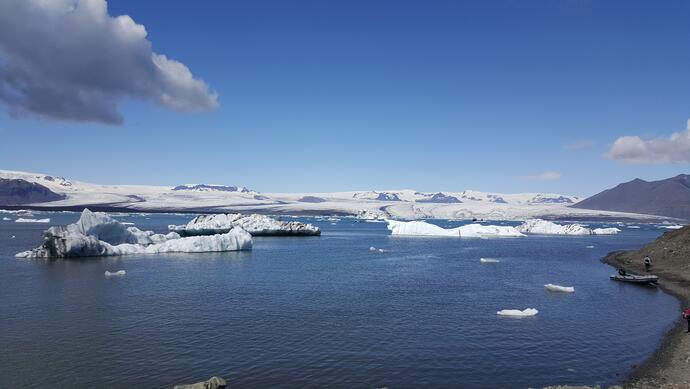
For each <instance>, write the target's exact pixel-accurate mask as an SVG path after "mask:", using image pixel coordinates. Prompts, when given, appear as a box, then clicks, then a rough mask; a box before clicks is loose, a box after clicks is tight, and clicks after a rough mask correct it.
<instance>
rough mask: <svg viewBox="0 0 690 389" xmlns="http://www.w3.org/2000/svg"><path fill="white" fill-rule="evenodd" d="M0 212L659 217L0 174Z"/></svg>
mask: <svg viewBox="0 0 690 389" xmlns="http://www.w3.org/2000/svg"><path fill="white" fill-rule="evenodd" d="M0 178H2V179H5V180H4V181H2V182H0V194H2V195H0V208H1V207H9V208H13V207H14V208H15V209H16V208H17V207H23V208H32V209H44V210H71V211H81V210H82V209H84V208H87V207H88V208H89V209H91V210H92V211H116V212H124V211H136V212H190V213H202V212H203V213H218V212H244V213H266V214H273V215H277V214H290V215H350V216H356V217H359V218H365V219H386V218H397V219H423V218H437V219H492V220H524V219H529V218H546V219H565V220H583V219H584V220H594V219H609V220H618V221H620V220H625V219H628V220H631V219H634V220H659V219H662V218H661V217H654V216H648V215H640V214H631V213H621V212H610V211H598V210H595V211H593V210H588V209H581V208H573V207H571V205H572V204H575V203H577V202H578V201H579V200H580V199H579V198H577V197H575V196H567V195H562V194H556V193H490V192H481V191H474V190H465V191H462V192H455V191H449V192H446V191H444V192H421V191H416V190H413V189H403V190H385V191H381V190H365V191H348V192H327V193H258V192H256V191H252V190H249V189H246V188H244V187H241V186H234V185H211V184H203V183H202V184H192V185H179V186H154V185H106V184H94V183H88V182H81V181H76V180H68V179H65V178H63V177H57V176H50V175H45V174H40V173H27V172H17V171H7V170H0Z"/></svg>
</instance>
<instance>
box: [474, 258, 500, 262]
mask: <svg viewBox="0 0 690 389" xmlns="http://www.w3.org/2000/svg"><path fill="white" fill-rule="evenodd" d="M479 262H481V263H498V262H501V261H499V260H498V259H496V258H479Z"/></svg>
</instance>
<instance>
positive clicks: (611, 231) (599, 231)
mask: <svg viewBox="0 0 690 389" xmlns="http://www.w3.org/2000/svg"><path fill="white" fill-rule="evenodd" d="M619 232H621V230H619V229H618V228H616V227H609V228H595V229H593V230H592V235H616V234H617V233H619Z"/></svg>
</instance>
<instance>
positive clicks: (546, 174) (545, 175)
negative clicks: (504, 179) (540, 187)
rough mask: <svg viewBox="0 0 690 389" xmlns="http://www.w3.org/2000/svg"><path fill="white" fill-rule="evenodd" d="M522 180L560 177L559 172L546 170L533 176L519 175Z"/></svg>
mask: <svg viewBox="0 0 690 389" xmlns="http://www.w3.org/2000/svg"><path fill="white" fill-rule="evenodd" d="M519 178H521V179H523V180H534V181H548V180H558V179H559V178H561V173H559V172H554V171H548V172H544V173H541V174H536V175H533V176H521V177H519Z"/></svg>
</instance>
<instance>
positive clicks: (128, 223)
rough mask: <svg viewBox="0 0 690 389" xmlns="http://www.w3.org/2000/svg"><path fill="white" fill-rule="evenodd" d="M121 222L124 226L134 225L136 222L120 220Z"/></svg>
mask: <svg viewBox="0 0 690 389" xmlns="http://www.w3.org/2000/svg"><path fill="white" fill-rule="evenodd" d="M120 224H122V225H123V226H133V225H134V223H132V222H120Z"/></svg>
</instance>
